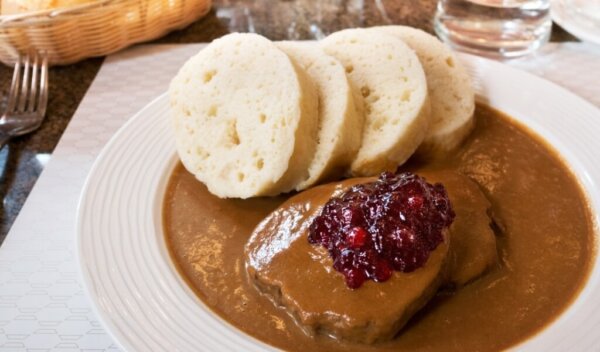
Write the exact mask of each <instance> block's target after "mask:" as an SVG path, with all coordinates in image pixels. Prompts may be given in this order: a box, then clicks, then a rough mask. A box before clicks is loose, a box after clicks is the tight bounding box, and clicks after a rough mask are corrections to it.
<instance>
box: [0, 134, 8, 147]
mask: <svg viewBox="0 0 600 352" xmlns="http://www.w3.org/2000/svg"><path fill="white" fill-rule="evenodd" d="M9 140H10V136H9V135H8V134H0V150H2V148H4V145H5V144H6V143H8V141H9Z"/></svg>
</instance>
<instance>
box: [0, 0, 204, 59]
mask: <svg viewBox="0 0 600 352" xmlns="http://www.w3.org/2000/svg"><path fill="white" fill-rule="evenodd" d="M210 6H211V0H1V3H0V61H2V62H3V63H5V64H9V65H10V64H13V63H14V62H15V61H16V59H17V57H18V55H19V54H20V53H27V52H31V51H38V52H46V53H47V54H48V59H49V62H50V64H53V65H64V64H69V63H73V62H76V61H79V60H82V59H85V58H88V57H93V56H103V55H107V54H110V53H112V52H115V51H118V50H120V49H123V48H125V47H127V46H129V45H131V44H134V43H139V42H143V41H147V40H151V39H154V38H158V37H160V36H162V35H164V34H166V33H168V32H170V31H172V30H174V29H180V28H183V27H185V26H187V25H189V24H190V23H192V22H194V21H195V20H197V19H199V18H200V17H202V16H204V15H205V14H206V13H207V12H208V11H209V10H210Z"/></svg>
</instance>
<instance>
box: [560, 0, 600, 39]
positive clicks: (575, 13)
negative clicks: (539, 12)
mask: <svg viewBox="0 0 600 352" xmlns="http://www.w3.org/2000/svg"><path fill="white" fill-rule="evenodd" d="M551 4H552V6H551V9H550V14H551V16H552V20H553V21H554V22H556V23H558V24H559V25H560V26H561V27H563V28H564V29H565V30H566V31H568V32H569V33H571V34H573V35H574V36H576V37H577V38H579V39H581V40H585V41H588V42H591V43H596V44H598V45H600V0H553V1H552V2H551Z"/></svg>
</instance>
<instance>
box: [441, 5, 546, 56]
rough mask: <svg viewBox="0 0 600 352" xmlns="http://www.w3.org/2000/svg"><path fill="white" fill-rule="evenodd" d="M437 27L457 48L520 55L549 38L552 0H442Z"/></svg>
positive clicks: (472, 51) (531, 50) (471, 51)
mask: <svg viewBox="0 0 600 352" xmlns="http://www.w3.org/2000/svg"><path fill="white" fill-rule="evenodd" d="M434 27H435V31H436V33H437V34H438V36H439V37H440V38H442V40H444V41H445V42H446V43H448V44H450V45H451V46H452V47H454V48H455V49H457V50H461V51H466V52H470V53H474V54H477V55H483V56H490V57H495V58H514V57H519V56H523V55H526V54H529V53H532V52H533V51H535V50H536V49H538V48H539V47H540V46H542V45H543V44H544V43H546V42H547V41H548V39H549V37H550V30H551V27H552V20H551V19H550V0H439V1H438V6H437V12H436V15H435V19H434Z"/></svg>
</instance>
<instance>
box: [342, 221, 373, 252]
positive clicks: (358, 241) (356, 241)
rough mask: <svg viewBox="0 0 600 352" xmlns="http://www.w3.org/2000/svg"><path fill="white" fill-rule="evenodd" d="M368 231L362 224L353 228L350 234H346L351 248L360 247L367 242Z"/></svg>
mask: <svg viewBox="0 0 600 352" xmlns="http://www.w3.org/2000/svg"><path fill="white" fill-rule="evenodd" d="M367 236H368V234H367V231H366V230H365V229H363V228H362V227H360V226H357V227H354V228H352V230H350V233H349V234H348V236H346V243H347V244H348V247H350V248H360V247H362V246H364V245H365V242H367Z"/></svg>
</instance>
